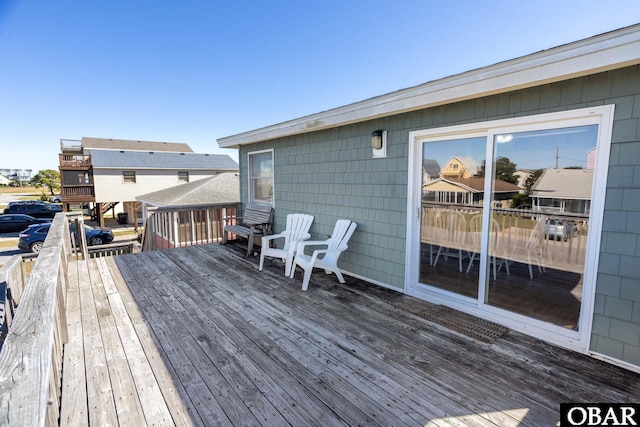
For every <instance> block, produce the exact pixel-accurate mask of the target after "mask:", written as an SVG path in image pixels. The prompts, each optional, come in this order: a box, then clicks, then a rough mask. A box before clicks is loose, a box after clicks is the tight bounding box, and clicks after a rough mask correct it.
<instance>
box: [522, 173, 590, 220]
mask: <svg viewBox="0 0 640 427" xmlns="http://www.w3.org/2000/svg"><path fill="white" fill-rule="evenodd" d="M592 187H593V170H590V169H547V170H545V171H544V172H543V173H542V175H541V176H540V178H538V180H537V181H536V183H535V184H534V185H533V186H532V187H531V199H532V200H533V210H540V211H544V212H570V213H577V214H588V213H589V211H590V209H591V190H592Z"/></svg>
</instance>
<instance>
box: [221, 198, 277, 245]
mask: <svg viewBox="0 0 640 427" xmlns="http://www.w3.org/2000/svg"><path fill="white" fill-rule="evenodd" d="M240 221H241V222H240ZM224 222H225V226H224V228H223V230H222V244H223V245H225V244H226V243H227V239H228V237H229V233H233V234H235V235H236V236H241V237H244V238H246V239H248V240H249V241H248V242H247V256H249V255H250V254H251V252H252V251H253V242H254V239H255V236H256V235H257V236H263V235H267V234H271V226H272V225H273V208H272V207H271V206H267V205H258V204H255V203H249V204H248V205H247V207H246V209H245V210H244V216H242V217H235V216H231V217H227V218H225V219H224ZM230 222H232V223H230Z"/></svg>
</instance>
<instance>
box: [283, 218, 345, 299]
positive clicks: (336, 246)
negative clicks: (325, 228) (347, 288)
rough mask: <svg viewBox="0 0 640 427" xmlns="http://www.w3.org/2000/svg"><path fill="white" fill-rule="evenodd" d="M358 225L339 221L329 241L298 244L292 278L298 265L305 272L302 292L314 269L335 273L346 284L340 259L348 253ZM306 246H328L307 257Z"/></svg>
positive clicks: (308, 241) (310, 241) (307, 285)
mask: <svg viewBox="0 0 640 427" xmlns="http://www.w3.org/2000/svg"><path fill="white" fill-rule="evenodd" d="M356 226H357V224H356V223H355V222H353V221H351V220H348V219H339V220H338V221H337V222H336V226H335V227H334V229H333V234H331V237H330V238H329V239H327V240H307V241H303V242H299V243H298V249H297V252H296V256H295V258H294V259H293V266H292V268H291V273H290V277H293V275H294V274H295V272H296V265H299V266H300V267H301V268H302V269H303V270H304V279H303V280H302V290H303V291H306V290H307V288H308V287H309V278H311V272H312V270H313V269H314V268H323V269H324V271H325V272H326V273H327V274H331V273H335V275H336V276H337V277H338V281H339V282H340V283H344V277H342V273H341V272H340V269H339V268H338V258H339V257H340V255H341V254H342V252H344V251H346V250H347V248H348V246H347V242H348V241H349V239H350V238H351V235H352V234H353V232H354V231H355V229H356ZM306 246H326V249H315V250H314V251H313V254H311V255H307V254H306V253H305V252H304V248H305V247H306Z"/></svg>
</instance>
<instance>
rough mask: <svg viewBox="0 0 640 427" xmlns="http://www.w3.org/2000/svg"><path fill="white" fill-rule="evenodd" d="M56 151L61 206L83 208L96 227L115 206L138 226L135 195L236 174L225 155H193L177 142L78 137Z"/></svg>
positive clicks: (139, 221) (138, 212)
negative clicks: (96, 223)
mask: <svg viewBox="0 0 640 427" xmlns="http://www.w3.org/2000/svg"><path fill="white" fill-rule="evenodd" d="M61 146H62V153H61V154H60V176H61V195H62V203H63V206H64V207H65V210H70V209H74V208H79V207H84V206H87V205H88V206H89V209H91V210H92V211H93V212H94V215H95V217H96V218H97V220H98V221H99V222H100V224H104V215H105V213H106V212H108V211H109V210H112V212H113V214H114V215H115V213H116V212H115V208H116V206H117V207H118V213H122V214H125V215H123V217H124V218H126V221H127V222H128V223H132V224H140V223H141V222H142V209H141V205H140V203H139V202H136V197H137V196H139V195H141V194H145V193H149V192H153V191H158V190H161V189H164V188H168V187H173V186H175V185H177V184H181V183H188V182H192V181H197V180H200V179H204V178H208V177H211V176H215V175H218V174H220V173H224V172H236V171H237V170H238V165H237V163H236V162H235V161H234V160H233V159H231V157H229V156H227V155H214V154H197V153H193V151H192V150H191V148H190V147H189V146H188V145H186V144H181V143H168V142H153V141H128V140H110V139H100V138H83V139H82V141H70V140H62V141H61Z"/></svg>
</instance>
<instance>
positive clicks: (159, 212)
mask: <svg viewBox="0 0 640 427" xmlns="http://www.w3.org/2000/svg"><path fill="white" fill-rule="evenodd" d="M136 200H137V201H138V202H140V203H142V210H143V218H145V222H144V226H145V233H146V239H152V240H153V241H152V242H144V244H145V247H150V245H151V244H153V245H154V247H155V248H172V247H176V246H181V245H185V244H195V243H198V240H202V241H204V242H210V241H217V240H218V239H219V238H220V236H221V234H222V219H223V218H226V217H230V216H235V215H236V206H237V205H238V204H239V203H240V178H239V177H238V174H237V173H221V174H219V175H216V176H212V177H209V178H204V179H201V180H198V181H195V182H189V183H187V184H182V185H178V186H174V187H170V188H165V189H164V190H159V191H156V192H153V193H148V194H142V195H140V196H137V197H136ZM162 208H171V209H166V210H163V209H162ZM196 236H207V237H206V238H197V237H196Z"/></svg>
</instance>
